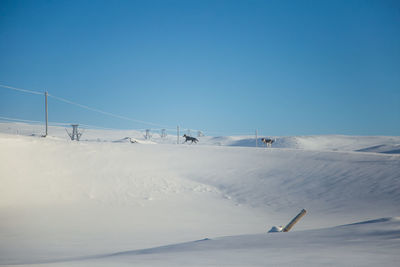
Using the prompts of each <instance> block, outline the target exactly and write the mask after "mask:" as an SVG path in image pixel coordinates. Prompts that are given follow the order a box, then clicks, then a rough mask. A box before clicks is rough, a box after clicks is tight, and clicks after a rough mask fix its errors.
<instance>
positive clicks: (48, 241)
mask: <svg viewBox="0 0 400 267" xmlns="http://www.w3.org/2000/svg"><path fill="white" fill-rule="evenodd" d="M4 125H5V124H3V126H2V127H3V128H2V129H3V130H4V127H11V126H12V127H14V128H15V127H16V126H15V124H13V125H11V126H10V125H8V126H4ZM24 127H25V128H24ZM29 127H32V128H33V127H35V126H29V125H23V127H21V129H19V130H18V134H19V135H16V133H15V132H14V133H13V134H5V133H2V134H0V148H1V149H0V162H1V167H0V181H1V185H2V186H1V187H0V265H6V266H8V265H15V264H17V265H23V266H44V265H45V264H49V265H50V266H132V265H135V266H157V265H158V266H177V265H178V266H198V265H208V266H210V265H211V266H221V265H224V264H227V265H239V266H265V265H267V264H271V265H288V266H293V265H298V266H310V265H311V266H321V265H329V266H332V265H336V266H337V265H340V266H346V265H347V266H375V265H386V266H387V265H389V266H390V265H393V264H394V263H395V262H396V261H398V260H399V256H398V251H399V248H400V235H399V231H400V222H399V219H398V218H397V217H396V216H399V215H400V208H399V207H400V205H399V204H400V180H399V179H400V156H399V155H398V154H396V153H391V154H388V153H376V152H380V151H376V150H374V149H372V150H373V151H372V153H371V152H370V151H364V152H356V151H355V150H360V149H363V148H371V147H375V146H386V147H387V146H390V147H392V146H395V145H396V142H398V140H399V138H398V137H365V138H364V137H351V136H311V137H284V138H283V137H282V138H280V137H278V139H277V140H281V141H280V142H281V143H280V146H281V148H279V147H278V144H279V143H278V141H277V146H275V147H274V148H272V149H266V148H263V147H259V148H254V147H242V146H235V144H238V143H240V142H242V144H245V143H246V142H248V141H246V140H251V139H246V137H219V138H214V137H204V138H201V142H203V144H204V145H176V144H175V145H173V144H168V143H169V142H166V141H165V140H164V141H163V143H161V142H159V140H154V139H153V140H152V142H151V144H150V142H148V143H136V144H132V143H131V142H126V140H127V139H124V138H125V137H131V138H135V135H134V133H133V132H129V134H127V133H128V132H126V131H123V132H112V131H103V132H102V131H100V130H97V131H90V133H89V131H88V132H87V139H86V141H83V142H73V141H70V140H67V139H66V138H65V130H64V133H62V131H61V130H63V129H60V128H56V129H52V130H54V131H53V133H54V132H57V131H58V134H54V135H53V134H52V135H51V136H49V137H47V138H40V137H38V136H39V134H37V135H35V136H27V135H30V133H32V131H31V132H30V130H29V129H28V128H29ZM0 128H1V127H0ZM3 132H4V131H3ZM21 134H23V135H21ZM138 135H139V134H138ZM175 138H176V137H171V139H168V140H170V143H172V142H173V139H175ZM137 139H139V140H142V141H143V139H140V136H137ZM96 140H97V141H96ZM175 140H176V139H175ZM351 140H353V142H351ZM104 141H107V142H104ZM108 141H110V142H108ZM112 141H119V142H112ZM160 141H161V140H160ZM217 141H218V142H220V143H219V144H217V146H215V145H213V144H216V143H215V142H217ZM335 142H336V146H335ZM219 145H221V146H219ZM335 147H336V148H335ZM385 151H387V150H386V149H385ZM302 208H305V209H307V211H308V214H307V215H306V216H305V217H304V218H303V219H302V220H301V221H300V222H299V223H298V224H297V225H296V226H295V227H294V229H293V230H292V232H290V233H274V234H267V231H268V230H269V229H270V228H271V227H272V226H274V225H284V224H286V223H288V222H289V220H290V219H291V218H292V217H294V216H295V215H296V214H297V213H298V212H299V211H300V210H301V209H302ZM379 218H383V219H379ZM374 219H378V220H374ZM370 220H374V221H370ZM360 221H363V222H365V223H361V224H353V225H349V223H352V222H360ZM340 225H342V226H340ZM206 238H207V239H206ZM195 240H200V241H195ZM174 244H175V245H174Z"/></svg>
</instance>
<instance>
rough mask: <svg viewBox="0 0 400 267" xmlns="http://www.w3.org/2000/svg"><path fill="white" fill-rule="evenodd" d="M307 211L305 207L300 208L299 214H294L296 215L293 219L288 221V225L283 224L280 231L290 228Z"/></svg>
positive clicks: (287, 230) (286, 230)
mask: <svg viewBox="0 0 400 267" xmlns="http://www.w3.org/2000/svg"><path fill="white" fill-rule="evenodd" d="M306 213H307V211H306V210H305V209H302V210H301V211H300V213H299V214H297V215H296V217H294V218H293V220H291V221H290V223H288V225H286V226H285V228H283V229H282V232H289V231H290V229H292V227H293V226H294V225H295V224H296V223H297V222H298V221H299V220H300V219H301V218H302V217H303V216H304V215H306Z"/></svg>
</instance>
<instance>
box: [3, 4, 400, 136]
mask: <svg viewBox="0 0 400 267" xmlns="http://www.w3.org/2000/svg"><path fill="white" fill-rule="evenodd" d="M0 83H1V84H5V85H10V86H14V87H18V88H24V89H29V90H35V91H44V90H48V91H49V93H50V94H52V95H55V96H58V97H63V98H66V99H69V100H71V101H74V102H77V103H81V104H84V105H87V106H90V107H93V108H96V109H100V110H103V111H107V112H111V113H114V114H118V115H122V116H126V117H129V118H133V119H137V120H141V121H148V122H153V123H157V124H160V125H165V126H167V127H176V125H178V124H179V125H181V127H183V128H186V127H187V128H192V129H202V130H204V131H205V132H206V133H211V134H212V135H216V134H225V135H231V134H243V133H244V134H245V133H248V134H252V133H253V132H254V130H255V129H258V130H259V132H260V133H261V135H302V134H352V135H400V2H399V1H382V0H381V1H361V0H360V1H348V0H347V1H252V0H246V1H234V0H230V1H222V0H215V1H204V0H198V1H168V0H164V1H144V0H143V1H133V0H132V1H121V0H120V1H100V0H92V1H85V0H80V1H60V0H59V1H40V0H35V1H18V0H11V1H4V0H0ZM43 102H44V101H43V97H42V96H39V95H29V94H24V93H22V92H17V91H12V90H8V89H4V88H0V116H4V117H15V118H22V119H29V120H42V119H43V117H44V112H43ZM49 110H50V113H49V120H50V121H54V122H70V121H71V122H72V121H73V122H77V123H83V124H91V125H98V126H104V127H111V128H125V129H129V128H133V129H134V128H152V126H149V125H145V124H140V123H134V122H132V121H127V120H120V119H117V118H114V117H109V116H105V115H102V114H99V113H96V112H92V111H88V110H85V109H81V108H79V107H76V106H71V105H68V104H66V103H63V102H60V101H57V100H56V99H49ZM153 128H154V127H153Z"/></svg>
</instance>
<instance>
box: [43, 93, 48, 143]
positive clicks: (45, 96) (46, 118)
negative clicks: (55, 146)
mask: <svg viewBox="0 0 400 267" xmlns="http://www.w3.org/2000/svg"><path fill="white" fill-rule="evenodd" d="M47 96H48V93H47V91H46V92H44V102H45V104H44V105H45V120H46V133H45V134H44V137H46V136H47V134H48V124H49V115H48V112H47Z"/></svg>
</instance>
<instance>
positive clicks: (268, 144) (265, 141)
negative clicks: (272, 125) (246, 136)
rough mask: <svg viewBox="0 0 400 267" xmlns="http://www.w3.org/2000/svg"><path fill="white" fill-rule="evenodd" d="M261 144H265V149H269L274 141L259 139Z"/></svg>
mask: <svg viewBox="0 0 400 267" xmlns="http://www.w3.org/2000/svg"><path fill="white" fill-rule="evenodd" d="M261 142H263V143H264V144H265V146H266V147H271V146H272V143H274V142H275V139H271V138H261Z"/></svg>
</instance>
